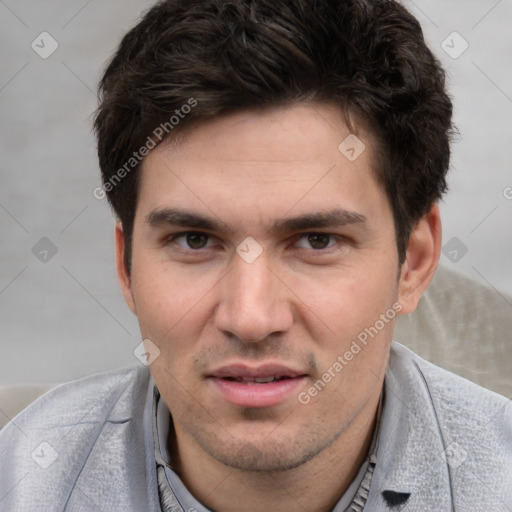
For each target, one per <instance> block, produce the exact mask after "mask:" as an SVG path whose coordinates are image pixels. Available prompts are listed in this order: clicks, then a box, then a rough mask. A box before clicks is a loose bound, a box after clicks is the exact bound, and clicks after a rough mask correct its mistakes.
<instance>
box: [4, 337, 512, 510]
mask: <svg viewBox="0 0 512 512" xmlns="http://www.w3.org/2000/svg"><path fill="white" fill-rule="evenodd" d="M385 386H386V388H385V404H384V409H383V413H382V420H381V430H380V434H379V445H378V450H377V465H376V468H375V472H374V474H373V479H372V482H371V487H370V493H369V497H368V501H367V504H366V506H365V508H364V511H365V512H383V511H398V510H404V511H405V510H406V511H408V512H409V511H410V512H430V511H432V512H445V511H446V512H448V511H456V512H466V511H471V512H478V511H485V512H502V511H503V512H506V511H512V405H511V403H510V401H509V400H507V399H506V398H504V397H502V396H500V395H497V394H495V393H493V392H491V391H488V390H486V389H483V388H481V387H478V386H476V385H475V384H472V383H471V382H469V381H466V380H464V379H462V378H460V377H458V376H455V375H453V374H451V373H448V372H446V371H444V370H442V369H440V368H438V367H436V366H434V365H432V364H430V363H428V362H426V361H424V360H422V359H421V358H419V357H418V356H416V355H415V354H414V353H412V352H411V351H410V350H408V349H406V348H405V347H403V346H401V345H399V344H397V343H394V344H393V346H392V350H391V356H390V362H389V365H388V370H387V373H386V381H385ZM152 404H153V381H152V379H151V378H150V373H149V371H148V369H147V368H145V367H143V366H140V367H137V368H132V369H128V370H123V371H117V372H114V373H109V374H102V375H95V376H92V377H88V378H86V379H81V380H78V381H74V382H71V383H68V384H64V385H62V386H59V387H57V388H55V389H54V390H52V391H50V392H49V393H47V394H46V395H44V396H43V397H41V398H40V399H38V400H37V401H36V402H34V403H33V404H32V405H31V406H30V407H29V408H27V409H25V411H23V412H22V413H21V414H20V415H18V416H17V417H16V418H15V419H14V420H13V421H11V422H10V423H9V424H8V425H7V426H6V427H5V428H4V429H3V430H2V431H0V511H1V512H32V511H34V512H36V511H37V512H39V511H44V512H52V511H64V510H65V511H66V512H68V511H73V512H78V511H83V512H85V511H87V512H93V511H94V512H107V511H109V512H112V511H115V512H118V511H119V512H121V511H122V512H132V511H133V512H155V511H158V512H160V510H161V509H160V505H159V497H158V486H157V477H156V462H155V455H154V443H153V433H152ZM175 510H176V512H182V509H181V507H179V506H177V508H176V509H175Z"/></svg>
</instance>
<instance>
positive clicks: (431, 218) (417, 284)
mask: <svg viewBox="0 0 512 512" xmlns="http://www.w3.org/2000/svg"><path fill="white" fill-rule="evenodd" d="M440 254H441V215H440V212H439V206H438V205H437V204H435V205H434V206H432V208H431V209H430V211H429V212H428V213H427V214H426V215H424V216H423V217H422V218H421V219H420V220H419V222H418V223H417V224H416V226H415V227H414V228H413V230H412V232H411V236H410V239H409V244H408V246H407V252H406V256H405V261H404V263H403V264H402V269H401V272H400V282H399V288H398V302H400V304H401V305H402V310H401V311H400V314H406V313H412V312H413V311H414V310H415V309H416V307H417V306H418V302H419V300H420V298H421V296H422V295H423V292H424V291H425V290H426V289H427V288H428V286H429V284H430V282H431V281H432V278H433V277H434V272H435V271H436V268H437V264H438V263H439V257H440Z"/></svg>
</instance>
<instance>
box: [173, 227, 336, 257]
mask: <svg viewBox="0 0 512 512" xmlns="http://www.w3.org/2000/svg"><path fill="white" fill-rule="evenodd" d="M189 235H200V236H205V237H207V239H208V240H207V243H208V242H209V241H210V240H211V239H212V238H213V236H212V235H209V234H207V233H203V232H201V231H184V232H181V233H176V234H174V235H171V236H170V237H167V238H166V239H165V241H164V245H169V244H171V243H176V241H177V240H179V239H180V238H185V237H187V236H189ZM312 235H320V236H328V237H329V238H330V239H331V241H334V242H335V243H330V244H329V245H327V247H324V248H321V249H314V248H313V247H309V248H304V247H301V248H299V249H303V250H311V251H313V252H318V253H319V252H322V251H323V252H326V251H327V250H328V249H331V248H333V247H336V246H337V245H338V243H339V242H340V241H341V242H343V241H345V240H346V239H345V238H344V237H343V236H341V235H334V234H331V233H323V232H317V231H311V232H307V233H301V234H298V235H296V236H295V237H294V243H293V245H296V244H297V243H298V242H299V241H300V240H303V239H305V238H306V237H308V236H312ZM177 245H179V246H180V247H181V248H182V249H184V250H187V251H191V252H200V251H201V250H203V249H208V247H201V248H199V249H193V248H190V247H183V246H181V245H180V244H177Z"/></svg>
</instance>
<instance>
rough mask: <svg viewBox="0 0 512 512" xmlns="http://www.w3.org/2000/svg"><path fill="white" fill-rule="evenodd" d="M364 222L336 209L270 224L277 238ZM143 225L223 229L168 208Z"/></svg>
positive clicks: (203, 218) (197, 216) (202, 217)
mask: <svg viewBox="0 0 512 512" xmlns="http://www.w3.org/2000/svg"><path fill="white" fill-rule="evenodd" d="M366 221H367V219H366V217H365V216H364V215H362V214H360V213H357V212H354V211H350V210H345V209H343V208H337V209H334V210H331V211H328V212H315V213H306V214H303V215H299V216H297V217H290V218H287V219H276V220H274V221H273V222H272V224H271V226H272V227H271V231H272V232H274V233H277V234H279V233H289V232H292V231H304V230H308V229H318V228H331V227H342V226H347V225H354V224H356V225H357V224H359V225H366ZM146 222H147V223H148V224H149V225H150V226H151V227H154V228H159V227H162V226H168V225H170V226H180V227H184V228H195V229H202V230H206V231H217V232H219V231H222V230H223V229H225V228H226V225H225V224H224V223H222V222H219V221H218V220H217V219H215V218H213V217H209V216H206V215H202V214H198V213H195V212H190V211H186V210H175V209H171V208H161V209H157V210H153V211H152V212H151V213H150V214H149V215H147V217H146Z"/></svg>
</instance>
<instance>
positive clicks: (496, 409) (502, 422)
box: [386, 343, 512, 509]
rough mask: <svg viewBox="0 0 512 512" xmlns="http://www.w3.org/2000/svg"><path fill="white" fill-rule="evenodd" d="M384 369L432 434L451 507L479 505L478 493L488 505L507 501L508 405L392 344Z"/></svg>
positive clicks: (511, 460)
mask: <svg viewBox="0 0 512 512" xmlns="http://www.w3.org/2000/svg"><path fill="white" fill-rule="evenodd" d="M389 370H390V374H392V375H393V376H394V378H395V385H401V386H404V387H406V388H407V392H406V394H405V395H404V396H406V397H407V399H409V400H411V401H414V402H415V405H414V406H411V407H414V410H415V412H416V415H417V416H419V418H417V419H418V420H419V421H420V422H422V424H423V425H425V426H426V427H427V428H428V429H429V431H430V432H434V431H435V432H437V434H436V436H435V437H436V438H438V439H439V445H440V446H439V450H440V455H441V458H440V459H439V458H437V459H436V460H437V461H438V462H437V463H441V465H446V475H447V478H448V480H449V485H450V487H451V492H452V499H453V500H454V504H455V505H458V506H459V507H462V508H461V509H464V507H469V506H472V504H473V505H474V504H475V503H483V501H484V500H483V494H487V495H488V496H487V497H486V498H485V499H488V500H490V499H491V497H490V495H491V494H492V495H493V496H492V499H493V501H492V503H493V504H498V503H509V500H511V499H512V495H511V484H512V402H511V401H510V400H509V399H507V398H506V397H504V396H501V395H499V394H497V393H494V392H493V391H490V390H488V389H485V388H483V387H481V386H478V385H477V384H474V383H473V382H470V381H468V380H466V379H464V378H462V377H459V376H458V375H455V374H453V373H450V372H448V371H446V370H443V369H442V368H439V367H437V366H435V365H433V364H432V363H429V362H428V361H425V360H424V359H422V358H420V357H419V356H417V355H416V354H414V353H413V352H412V351H410V350H409V349H407V348H405V347H403V346H402V345H399V344H396V343H393V346H392V351H391V356H390V362H389ZM386 378H387V377H386ZM428 450H432V447H429V448H428ZM428 450H426V452H427V451H428ZM496 475H501V476H500V477H499V478H498V479H497V478H496ZM484 489H486V490H484Z"/></svg>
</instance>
